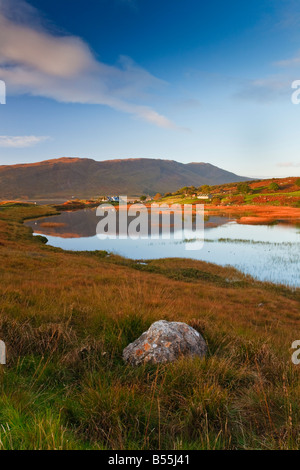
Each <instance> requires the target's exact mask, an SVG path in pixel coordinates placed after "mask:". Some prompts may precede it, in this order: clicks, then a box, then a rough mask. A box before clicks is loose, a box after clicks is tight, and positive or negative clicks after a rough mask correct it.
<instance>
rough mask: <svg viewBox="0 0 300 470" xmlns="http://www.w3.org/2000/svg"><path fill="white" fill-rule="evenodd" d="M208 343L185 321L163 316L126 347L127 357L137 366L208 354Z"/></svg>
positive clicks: (125, 357) (125, 354)
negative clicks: (174, 320)
mask: <svg viewBox="0 0 300 470" xmlns="http://www.w3.org/2000/svg"><path fill="white" fill-rule="evenodd" d="M206 351H207V346H206V343H205V340H204V339H203V338H202V336H201V335H200V333H198V331H196V330H194V328H192V327H191V326H189V325H187V324H186V323H181V322H168V321H165V320H160V321H157V322H155V323H153V324H152V325H151V326H150V328H149V330H147V331H145V332H144V333H143V334H142V335H141V336H140V337H139V338H138V339H137V340H135V341H134V342H133V343H131V344H129V345H128V346H127V347H126V348H125V349H124V351H123V359H124V361H126V362H128V363H130V364H132V365H134V366H137V365H139V364H142V363H145V362H148V363H151V364H158V363H166V362H172V361H175V360H176V359H178V358H179V357H180V356H199V357H203V356H205V354H206Z"/></svg>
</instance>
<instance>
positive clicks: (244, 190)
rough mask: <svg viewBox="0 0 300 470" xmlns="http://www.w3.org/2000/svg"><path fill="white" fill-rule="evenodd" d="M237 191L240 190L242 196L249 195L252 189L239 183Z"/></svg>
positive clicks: (245, 184)
mask: <svg viewBox="0 0 300 470" xmlns="http://www.w3.org/2000/svg"><path fill="white" fill-rule="evenodd" d="M237 189H238V192H239V193H242V194H249V193H250V191H251V189H250V187H249V185H248V184H247V183H239V184H238V185H237Z"/></svg>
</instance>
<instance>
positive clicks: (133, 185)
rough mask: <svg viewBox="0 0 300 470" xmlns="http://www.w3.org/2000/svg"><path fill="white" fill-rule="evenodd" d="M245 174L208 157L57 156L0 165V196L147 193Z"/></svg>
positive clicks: (238, 178)
mask: <svg viewBox="0 0 300 470" xmlns="http://www.w3.org/2000/svg"><path fill="white" fill-rule="evenodd" d="M246 180H248V178H244V177H242V176H238V175H235V174H234V173H230V172H228V171H225V170H222V169H221V168H218V167H216V166H214V165H210V164H209V163H187V164H183V163H178V162H175V161H172V160H156V159H151V158H138V159H135V158H134V159H127V160H107V161H103V162H97V161H95V160H92V159H88V158H60V159H56V160H47V161H43V162H40V163H30V164H21V165H3V166H0V199H2V200H3V199H20V198H24V199H45V198H71V197H72V196H75V197H78V198H89V197H95V196H100V195H112V194H117V195H121V194H124V195H128V196H138V195H141V194H150V195H153V194H156V193H157V192H159V193H165V192H168V191H175V190H176V189H178V188H180V187H183V186H191V185H194V186H201V185H203V184H209V185H215V184H223V183H231V182H240V181H246Z"/></svg>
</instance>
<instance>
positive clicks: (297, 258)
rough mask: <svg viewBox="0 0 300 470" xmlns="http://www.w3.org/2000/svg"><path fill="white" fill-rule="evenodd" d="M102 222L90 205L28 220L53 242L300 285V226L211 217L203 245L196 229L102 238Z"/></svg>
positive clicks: (71, 246)
mask: <svg viewBox="0 0 300 470" xmlns="http://www.w3.org/2000/svg"><path fill="white" fill-rule="evenodd" d="M98 222H99V218H98V217H96V209H86V210H81V211H77V212H64V213H62V214H61V215H58V216H53V217H48V218H44V219H38V220H34V221H29V222H26V225H29V226H31V227H32V228H33V230H34V232H35V233H40V234H43V235H45V236H46V237H47V238H48V240H49V244H50V245H53V246H56V247H60V248H63V249H68V250H107V251H109V252H114V253H117V254H120V255H122V256H126V257H129V258H133V259H157V258H166V257H177V258H181V257H182V258H193V259H198V260H203V261H207V262H211V263H216V264H219V265H222V266H225V265H230V266H234V267H236V268H237V269H239V270H241V271H243V272H244V273H246V274H250V275H252V276H254V277H255V278H257V279H259V280H263V281H264V280H266V281H271V282H275V283H283V284H286V285H290V286H295V287H300V250H299V248H300V234H299V227H298V228H297V226H292V225H288V224H278V225H272V226H267V225H239V224H237V223H236V222H235V221H233V220H230V219H228V218H227V217H221V216H220V217H219V216H212V217H207V218H206V220H205V230H204V239H205V242H204V246H202V245H201V244H199V249H197V234H196V233H195V232H193V231H191V232H190V233H188V234H186V233H185V237H186V239H185V240H183V241H177V240H174V239H173V238H172V239H171V240H161V239H159V240H151V239H150V240H141V239H139V240H132V239H125V240H124V239H123V240H120V239H116V240H99V239H98V238H97V236H96V235H95V232H96V225H97V223H98ZM192 245H193V246H192ZM189 248H190V249H189ZM191 248H192V249H191Z"/></svg>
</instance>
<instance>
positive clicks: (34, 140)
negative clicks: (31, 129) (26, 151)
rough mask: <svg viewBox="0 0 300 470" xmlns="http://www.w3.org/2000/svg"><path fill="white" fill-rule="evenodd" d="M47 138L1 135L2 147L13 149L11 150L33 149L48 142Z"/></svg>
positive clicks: (0, 142) (0, 144)
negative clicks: (41, 143)
mask: <svg viewBox="0 0 300 470" xmlns="http://www.w3.org/2000/svg"><path fill="white" fill-rule="evenodd" d="M48 139H49V137H46V136H35V135H23V136H9V135H0V147H11V148H24V147H33V146H34V145H36V144H39V143H40V142H44V141H45V140H48Z"/></svg>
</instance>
